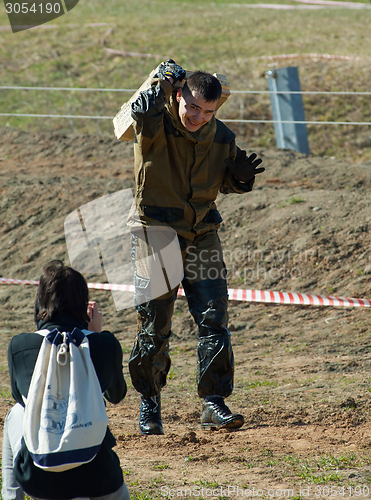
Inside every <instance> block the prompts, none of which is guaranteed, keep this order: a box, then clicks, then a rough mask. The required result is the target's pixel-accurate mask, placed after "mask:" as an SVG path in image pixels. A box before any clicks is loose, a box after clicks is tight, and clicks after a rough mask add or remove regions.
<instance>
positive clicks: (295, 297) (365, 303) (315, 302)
mask: <svg viewBox="0 0 371 500" xmlns="http://www.w3.org/2000/svg"><path fill="white" fill-rule="evenodd" d="M38 284H39V282H38V281H35V280H17V279H10V278H0V285H38ZM88 288H91V289H94V290H114V291H121V292H134V290H135V288H134V285H119V284H112V283H88ZM178 295H180V296H185V293H184V290H183V289H182V288H179V290H178ZM228 298H229V300H237V301H242V302H261V303H265V304H284V305H304V306H333V307H371V300H368V299H355V298H349V297H336V296H334V295H314V294H308V293H295V292H272V291H270V290H244V289H240V288H229V289H228Z"/></svg>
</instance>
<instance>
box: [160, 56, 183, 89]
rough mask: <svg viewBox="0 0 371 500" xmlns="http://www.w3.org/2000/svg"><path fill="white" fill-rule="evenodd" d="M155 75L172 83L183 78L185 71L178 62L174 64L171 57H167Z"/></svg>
mask: <svg viewBox="0 0 371 500" xmlns="http://www.w3.org/2000/svg"><path fill="white" fill-rule="evenodd" d="M157 75H158V76H160V77H162V78H166V79H167V80H169V81H170V83H172V84H173V85H174V84H175V83H176V82H180V81H182V80H183V79H184V78H185V76H186V72H185V70H184V69H183V68H182V67H181V66H179V64H176V62H175V61H174V60H173V59H168V60H167V61H166V62H164V63H162V64H161V65H160V67H159V69H158V71H157Z"/></svg>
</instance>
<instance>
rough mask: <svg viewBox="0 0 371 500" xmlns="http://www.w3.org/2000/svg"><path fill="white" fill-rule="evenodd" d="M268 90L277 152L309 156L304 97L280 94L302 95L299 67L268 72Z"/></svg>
mask: <svg viewBox="0 0 371 500" xmlns="http://www.w3.org/2000/svg"><path fill="white" fill-rule="evenodd" d="M266 76H267V80H268V89H269V91H270V92H271V94H270V99H271V105H272V115H273V120H274V122H275V123H274V131H275V134H276V144H277V147H278V148H284V149H294V150H295V151H299V152H301V153H304V154H307V155H308V154H309V153H310V151H309V145H308V134H307V126H306V124H305V123H302V124H301V123H287V122H305V115H304V106H303V100H302V96H301V94H296V93H295V94H286V93H284V94H283V93H280V92H290V91H291V92H300V91H301V89H300V81H299V72H298V68H297V67H288V68H277V69H273V70H269V71H267V72H266Z"/></svg>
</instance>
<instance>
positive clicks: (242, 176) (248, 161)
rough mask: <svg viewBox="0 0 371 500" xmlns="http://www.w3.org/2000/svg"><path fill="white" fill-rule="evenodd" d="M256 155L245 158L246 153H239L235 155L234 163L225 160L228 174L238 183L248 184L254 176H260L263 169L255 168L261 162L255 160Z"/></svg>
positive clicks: (258, 159) (228, 159)
mask: <svg viewBox="0 0 371 500" xmlns="http://www.w3.org/2000/svg"><path fill="white" fill-rule="evenodd" d="M256 156H257V155H256V154H255V153H252V154H251V155H250V156H246V151H240V152H239V154H238V155H237V158H236V160H235V161H233V160H231V159H230V158H227V159H226V160H224V161H225V163H226V164H227V166H228V168H229V171H230V173H231V174H232V175H233V176H234V177H235V178H236V179H237V180H238V181H239V182H249V181H251V179H252V178H253V177H255V175H256V174H261V173H262V172H264V170H265V168H264V167H261V168H257V167H258V166H259V165H260V164H261V163H262V161H263V160H261V159H260V158H257V159H256Z"/></svg>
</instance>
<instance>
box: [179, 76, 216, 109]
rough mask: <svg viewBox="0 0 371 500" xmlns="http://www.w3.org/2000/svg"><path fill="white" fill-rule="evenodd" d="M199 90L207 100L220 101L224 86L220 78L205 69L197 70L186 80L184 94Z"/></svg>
mask: <svg viewBox="0 0 371 500" xmlns="http://www.w3.org/2000/svg"><path fill="white" fill-rule="evenodd" d="M193 91H196V92H199V93H200V94H201V96H202V97H203V98H204V99H205V101H206V102H214V101H219V99H220V96H221V95H222V86H221V85H220V82H219V80H218V79H217V78H216V77H215V76H213V75H211V74H210V73H206V72H204V71H195V72H194V73H192V74H191V75H190V76H189V77H188V78H187V80H186V82H185V84H184V86H183V94H186V95H187V94H190V93H192V92H193Z"/></svg>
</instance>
